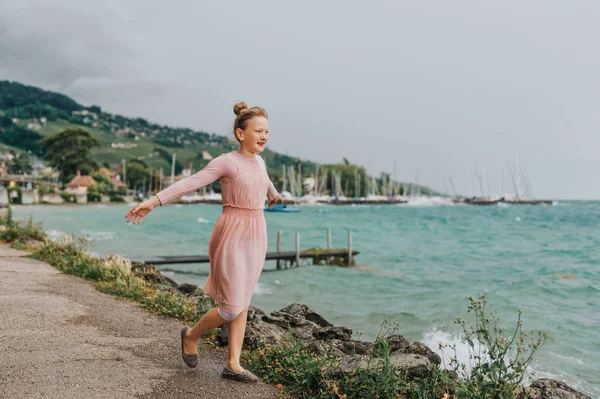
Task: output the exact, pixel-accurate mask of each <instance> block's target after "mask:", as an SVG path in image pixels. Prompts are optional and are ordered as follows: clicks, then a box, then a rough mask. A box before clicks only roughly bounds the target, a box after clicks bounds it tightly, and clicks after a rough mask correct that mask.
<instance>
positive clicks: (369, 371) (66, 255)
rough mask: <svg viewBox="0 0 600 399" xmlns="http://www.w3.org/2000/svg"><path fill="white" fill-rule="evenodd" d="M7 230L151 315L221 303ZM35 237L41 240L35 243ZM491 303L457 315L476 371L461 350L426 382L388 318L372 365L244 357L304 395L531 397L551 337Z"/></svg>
mask: <svg viewBox="0 0 600 399" xmlns="http://www.w3.org/2000/svg"><path fill="white" fill-rule="evenodd" d="M0 227H1V228H0V240H2V241H5V242H10V243H12V246H13V247H15V248H19V249H27V250H29V251H32V252H33V253H32V254H31V257H33V258H35V259H39V260H41V261H44V262H47V263H49V264H50V265H52V266H54V267H55V268H56V269H58V270H60V271H61V272H63V273H67V274H72V275H76V276H80V277H83V278H85V279H87V280H89V281H91V282H92V283H93V284H94V285H95V287H96V288H97V289H98V290H99V291H101V292H103V293H106V294H110V295H114V296H116V297H119V298H123V299H126V300H130V301H133V302H136V303H138V304H139V305H140V307H142V308H143V309H145V310H147V311H149V312H151V313H154V314H157V315H162V316H167V317H175V318H177V319H179V320H182V321H184V322H185V323H188V324H192V323H195V322H196V321H198V320H199V319H200V318H201V317H202V315H203V314H204V313H205V312H206V311H208V310H209V309H210V308H212V307H213V306H214V302H213V301H212V299H210V298H209V299H207V298H206V297H188V296H186V295H182V294H181V293H179V292H177V291H175V290H174V289H171V290H164V289H161V288H159V287H158V286H156V285H154V284H152V283H149V282H147V281H146V280H145V279H144V278H143V277H142V276H141V275H138V274H136V273H135V272H132V268H131V263H130V262H129V261H128V260H127V259H124V258H121V257H119V256H115V255H110V256H108V257H106V258H94V257H91V256H90V255H89V254H88V252H87V248H86V247H87V241H86V240H85V239H83V238H75V237H73V236H68V237H65V238H64V239H63V241H61V242H54V241H51V240H49V239H48V237H47V236H46V234H45V233H44V231H43V230H42V228H41V224H37V223H33V221H32V220H31V219H29V220H26V221H18V220H15V219H14V218H13V215H12V210H11V208H10V207H9V208H8V211H7V212H6V214H5V215H2V216H0ZM34 242H38V243H39V244H38V245H33V246H32V243H34ZM485 305H486V299H485V297H483V296H481V297H479V298H477V299H475V298H469V307H468V312H467V313H469V314H472V315H473V316H474V321H473V322H472V323H467V322H466V321H465V320H463V319H461V318H459V319H458V320H457V324H458V325H459V326H460V327H461V328H462V329H463V335H464V339H463V342H464V343H466V344H467V345H468V347H469V353H470V358H471V359H472V363H473V364H470V365H469V366H470V371H467V368H466V365H464V364H461V363H460V362H459V361H458V359H457V357H456V352H455V356H454V357H453V358H451V359H450V360H449V366H450V370H445V369H440V368H437V367H435V368H433V369H432V370H431V372H430V373H429V375H428V376H427V377H426V378H424V379H410V380H409V379H406V378H405V377H403V376H402V375H398V374H397V373H396V371H395V369H394V366H393V363H392V361H391V354H390V348H389V345H388V342H387V339H386V338H387V337H389V336H390V335H392V334H395V333H396V331H397V329H398V325H397V324H395V323H391V322H388V321H386V322H384V324H383V325H382V330H381V331H380V333H379V334H378V336H377V338H376V340H375V342H374V344H373V346H372V350H371V352H370V353H369V355H368V358H367V364H366V366H364V367H359V368H356V369H353V370H349V371H348V370H346V371H343V370H342V369H341V368H340V367H339V366H340V364H339V362H340V359H339V358H337V357H336V356H335V355H334V354H333V351H331V350H329V351H328V352H327V353H325V354H315V353H313V352H312V351H311V350H310V349H309V348H308V347H307V346H306V345H304V344H301V343H299V342H297V341H294V340H293V339H288V340H285V342H284V343H281V344H280V345H277V346H270V345H262V346H261V347H259V348H258V349H254V350H250V351H244V353H243V361H244V363H245V364H246V365H247V367H248V368H250V369H252V370H253V371H254V372H256V373H257V374H258V375H260V376H261V377H262V378H263V379H264V381H265V382H268V383H272V384H275V385H276V386H278V387H280V388H282V389H284V390H285V392H286V393H288V394H290V395H293V396H294V397H298V398H318V399H349V398H381V399H384V398H405V399H408V398H418V399H425V398H427V399H429V398H431V399H440V398H441V399H450V398H460V399H463V398H464V399H520V398H525V397H526V396H525V394H524V391H523V390H522V387H521V383H522V381H523V376H524V373H525V371H526V369H527V366H528V365H529V364H530V362H531V360H532V359H533V356H534V353H535V352H536V351H537V350H539V349H540V347H541V346H542V345H543V343H544V342H545V340H546V339H547V337H548V335H547V333H539V332H537V333H534V332H529V333H526V332H523V330H522V320H521V314H520V313H519V318H518V321H517V326H516V328H515V329H514V331H512V332H510V333H508V335H507V330H506V329H504V328H501V327H500V326H499V319H498V318H497V317H496V315H495V312H494V313H491V314H489V313H488V312H486V309H485ZM216 333H217V330H216V329H214V330H211V331H209V332H208V333H206V334H205V337H206V338H209V342H211V343H212V344H216ZM330 349H331V348H330ZM454 350H456V348H455V347H454ZM444 360H445V359H444Z"/></svg>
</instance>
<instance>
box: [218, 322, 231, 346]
mask: <svg viewBox="0 0 600 399" xmlns="http://www.w3.org/2000/svg"><path fill="white" fill-rule="evenodd" d="M228 325H229V324H228V323H225V324H223V325H222V326H221V327H219V332H218V333H217V345H219V346H227V344H228V343H229V328H228Z"/></svg>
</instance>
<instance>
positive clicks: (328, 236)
mask: <svg viewBox="0 0 600 399" xmlns="http://www.w3.org/2000/svg"><path fill="white" fill-rule="evenodd" d="M330 249H331V228H329V227H328V228H327V250H328V251H329V250H330ZM326 258H327V264H328V265H329V264H330V263H331V260H330V259H329V256H327V257H326Z"/></svg>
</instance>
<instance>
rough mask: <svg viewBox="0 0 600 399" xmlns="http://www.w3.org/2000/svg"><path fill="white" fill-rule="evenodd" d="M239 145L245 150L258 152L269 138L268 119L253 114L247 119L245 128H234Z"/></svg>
mask: <svg viewBox="0 0 600 399" xmlns="http://www.w3.org/2000/svg"><path fill="white" fill-rule="evenodd" d="M235 134H236V135H237V137H238V140H240V147H241V148H242V149H243V150H245V151H246V152H249V153H252V154H260V153H261V152H263V151H264V150H265V145H266V144H267V141H268V140H269V120H268V119H267V118H265V117H264V116H255V117H254V118H252V119H250V120H249V121H248V125H247V126H246V129H245V130H242V129H236V131H235Z"/></svg>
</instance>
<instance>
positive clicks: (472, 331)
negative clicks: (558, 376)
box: [446, 295, 548, 399]
mask: <svg viewBox="0 0 600 399" xmlns="http://www.w3.org/2000/svg"><path fill="white" fill-rule="evenodd" d="M468 300H469V307H468V313H473V314H474V317H475V322H474V325H468V324H467V323H466V322H465V321H464V320H463V319H461V318H458V319H457V321H456V323H457V324H458V325H459V326H460V327H461V328H462V331H463V333H464V338H463V342H464V343H467V344H468V347H469V359H470V364H469V367H467V365H466V364H464V363H461V362H459V360H458V357H457V356H456V345H446V347H449V348H451V349H452V350H454V357H453V358H452V359H450V365H451V367H452V369H453V371H454V372H455V373H457V375H458V376H459V377H460V379H459V387H458V394H459V397H460V398H465V399H471V398H472V399H475V398H477V399H488V398H489V399H515V398H518V391H519V387H520V385H521V383H522V382H523V378H524V376H525V372H526V370H527V367H528V366H529V364H530V363H531V361H532V360H533V355H534V353H535V352H536V351H537V350H539V349H540V347H541V346H542V345H543V344H544V343H545V342H546V340H547V338H548V333H547V332H544V333H542V332H534V331H530V332H523V329H522V327H523V321H522V320H521V315H522V311H521V310H519V317H518V320H517V325H516V327H515V329H514V331H513V332H512V333H511V334H509V335H508V336H507V335H506V329H505V328H502V327H500V326H499V321H500V320H499V318H498V317H497V315H496V312H495V311H494V312H492V313H491V314H490V315H488V314H486V310H485V306H486V303H487V301H486V299H485V296H483V295H481V296H480V297H479V298H478V299H475V298H473V297H469V298H468Z"/></svg>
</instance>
